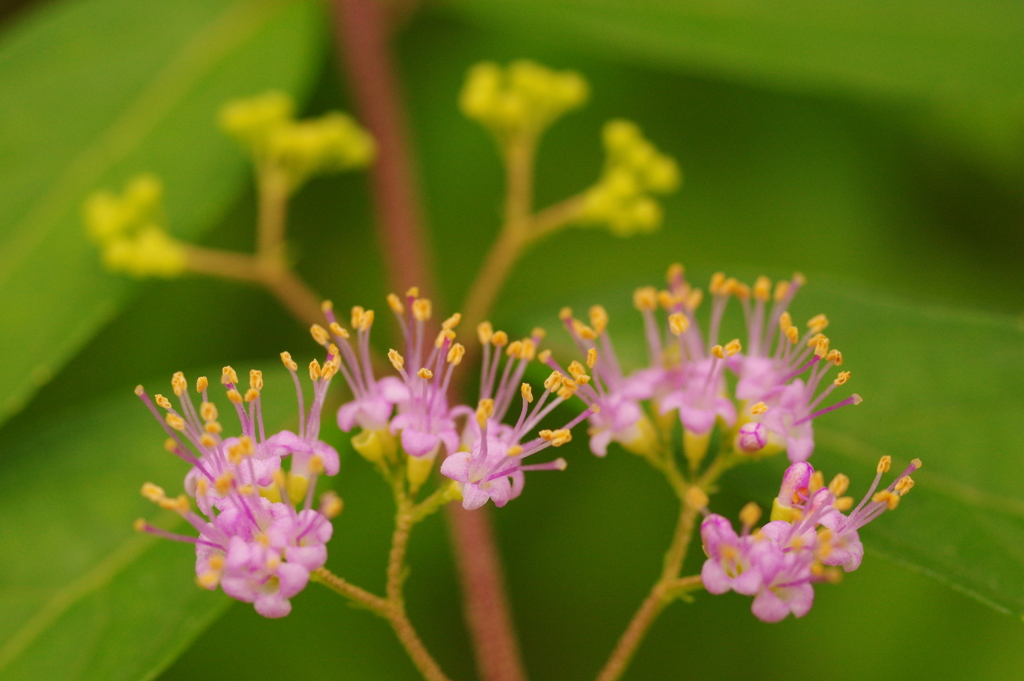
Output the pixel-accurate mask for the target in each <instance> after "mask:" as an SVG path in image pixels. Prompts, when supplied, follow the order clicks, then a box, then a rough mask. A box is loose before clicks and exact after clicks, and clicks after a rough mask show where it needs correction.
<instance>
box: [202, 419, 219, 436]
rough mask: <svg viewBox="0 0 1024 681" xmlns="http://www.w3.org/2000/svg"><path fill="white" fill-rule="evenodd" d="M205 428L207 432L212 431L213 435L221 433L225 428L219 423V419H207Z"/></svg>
mask: <svg viewBox="0 0 1024 681" xmlns="http://www.w3.org/2000/svg"><path fill="white" fill-rule="evenodd" d="M203 430H205V431H206V432H207V433H210V434H211V435H216V434H218V433H220V432H221V431H222V430H224V428H222V427H221V425H220V423H218V422H217V421H207V422H206V425H204V426H203Z"/></svg>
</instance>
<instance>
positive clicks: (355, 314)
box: [349, 305, 366, 329]
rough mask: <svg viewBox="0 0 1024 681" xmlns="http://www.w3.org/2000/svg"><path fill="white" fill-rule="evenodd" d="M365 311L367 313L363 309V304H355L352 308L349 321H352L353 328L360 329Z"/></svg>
mask: <svg viewBox="0 0 1024 681" xmlns="http://www.w3.org/2000/svg"><path fill="white" fill-rule="evenodd" d="M365 313H366V310H365V309H363V306H362V305H355V306H354V307H353V308H352V315H351V317H350V319H349V321H350V324H349V326H351V327H352V328H353V329H358V328H359V325H360V324H361V323H362V322H363V315H364V314H365Z"/></svg>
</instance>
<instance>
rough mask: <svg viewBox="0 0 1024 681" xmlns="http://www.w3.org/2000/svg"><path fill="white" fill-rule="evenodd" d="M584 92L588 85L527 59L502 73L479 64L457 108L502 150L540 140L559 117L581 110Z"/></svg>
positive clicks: (495, 66)
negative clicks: (514, 142)
mask: <svg viewBox="0 0 1024 681" xmlns="http://www.w3.org/2000/svg"><path fill="white" fill-rule="evenodd" d="M588 93H589V90H588V87H587V81H586V80H584V79H583V77H582V76H581V75H580V74H578V73H575V72H574V71H561V72H558V71H552V70H551V69H549V68H547V67H545V66H541V65H540V64H537V63H535V62H532V61H529V60H525V59H521V60H518V61H514V62H512V63H511V64H509V65H508V67H507V68H504V69H503V68H502V67H501V66H499V65H498V64H495V63H494V62H482V63H480V64H477V65H476V66H474V67H473V68H472V69H470V71H469V74H468V75H467V76H466V82H465V84H464V85H463V87H462V93H461V94H460V95H459V106H460V108H461V109H462V112H463V114H465V115H466V116H467V117H468V118H472V119H474V120H476V121H479V122H480V123H481V124H482V125H483V126H484V127H486V128H489V129H490V130H491V131H492V132H493V133H494V135H495V136H496V137H497V139H498V141H499V144H501V145H502V146H504V145H505V144H507V143H508V142H509V141H510V140H511V139H513V138H515V137H517V136H520V135H528V136H536V135H539V134H540V133H541V132H543V130H544V129H545V128H547V127H548V126H549V125H551V123H553V122H554V121H555V120H556V119H557V118H559V117H561V116H562V115H563V114H565V113H566V112H568V111H571V110H573V109H576V108H579V107H580V106H582V105H583V104H584V102H586V101H587V95H588Z"/></svg>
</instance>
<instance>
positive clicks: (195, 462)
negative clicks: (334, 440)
mask: <svg viewBox="0 0 1024 681" xmlns="http://www.w3.org/2000/svg"><path fill="white" fill-rule="evenodd" d="M282 359H284V360H285V365H286V366H288V368H289V370H291V372H292V376H293V378H294V379H295V383H296V387H297V390H298V396H299V413H300V426H299V428H300V432H299V434H295V433H290V432H287V431H285V432H281V433H277V434H276V435H272V436H271V437H270V438H267V437H266V436H265V428H264V424H263V416H262V412H261V407H260V390H261V389H262V387H263V377H262V374H260V373H259V372H252V373H251V374H250V388H249V390H248V391H246V393H245V395H244V396H243V395H242V394H241V393H240V392H239V390H238V388H237V387H236V385H237V381H238V379H237V377H236V376H235V372H234V371H233V370H232V369H231V368H230V367H225V369H224V372H223V376H222V382H223V384H224V386H225V388H227V391H228V397H229V399H230V400H231V402H232V403H233V404H234V405H235V409H236V412H237V414H238V417H239V420H240V422H241V426H242V435H241V436H239V437H231V438H226V439H221V437H220V433H221V425H220V423H219V421H218V420H217V417H218V414H217V409H216V407H215V406H214V405H213V404H212V403H211V402H209V400H208V396H207V387H208V381H207V380H206V379H205V378H201V379H200V380H199V381H198V383H197V390H198V391H199V392H200V393H201V394H202V396H203V402H202V404H201V406H200V409H199V410H196V408H195V405H194V404H193V403H192V400H191V397H190V396H189V395H188V391H187V385H186V384H185V378H184V376H182V375H181V374H180V373H179V374H175V376H174V379H173V380H172V387H173V388H174V392H175V394H176V395H177V396H178V397H179V398H180V402H181V411H180V412H179V411H177V410H175V409H174V408H173V407H172V406H171V404H170V401H169V400H167V399H166V398H164V397H163V396H161V395H157V396H156V397H155V402H156V404H157V405H159V406H161V407H163V408H164V409H165V410H166V411H167V415H166V417H165V418H161V417H160V414H159V412H158V411H157V408H156V405H154V400H151V399H150V397H149V395H147V394H146V392H145V390H143V388H142V386H139V387H138V388H136V391H135V392H136V394H137V395H138V396H139V397H140V398H141V399H142V401H143V403H144V404H146V406H147V407H148V408H149V409H150V411H151V412H152V413H153V415H154V416H155V417H156V418H157V419H158V420H159V422H160V423H161V425H163V426H164V429H165V431H166V432H167V433H168V435H170V436H171V439H170V440H169V446H168V449H169V450H170V451H171V452H172V453H174V454H176V455H177V456H179V457H180V458H182V459H183V460H185V461H187V462H189V463H190V464H192V470H191V471H190V472H189V474H188V475H187V476H186V479H185V488H186V491H187V492H188V494H189V495H192V496H194V497H195V498H196V501H197V503H198V505H199V508H200V510H201V511H202V513H203V515H199V514H197V513H195V512H194V511H192V509H191V505H190V503H189V500H188V496H186V495H184V494H182V495H180V496H178V497H176V498H169V497H168V496H167V495H166V494H165V493H164V490H163V489H161V488H159V487H157V486H156V485H153V484H152V483H146V484H145V485H144V486H143V488H142V493H143V495H144V496H145V497H146V498H148V499H150V500H151V501H153V502H155V503H156V504H158V505H159V506H160V507H161V508H164V509H168V510H173V511H175V512H177V513H178V514H179V515H181V516H182V517H183V518H184V519H185V520H186V521H187V522H188V523H189V524H191V525H192V526H193V527H194V528H195V530H196V531H197V532H198V533H199V536H198V537H190V536H187V535H182V534H177V533H172V532H168V531H166V530H163V529H160V528H157V527H154V526H152V525H150V524H149V523H147V522H146V521H144V520H141V519H140V520H139V521H137V522H136V528H137V529H138V530H140V531H144V532H148V533H150V534H155V535H157V536H161V537H165V538H168V539H173V540H176V541H183V542H189V543H192V544H195V547H196V576H197V579H198V581H199V584H200V585H201V586H203V587H204V588H207V589H215V588H217V585H218V584H219V585H220V586H221V587H222V588H223V590H224V592H225V593H227V594H228V595H230V596H232V597H234V598H236V599H238V600H241V601H245V602H248V603H253V604H254V606H255V608H256V611H257V612H259V613H260V614H261V615H263V616H264V617H283V616H285V615H287V614H288V613H289V612H290V611H291V603H290V601H289V599H290V598H291V597H292V596H294V595H295V594H296V593H298V592H299V591H301V590H302V589H303V588H304V587H305V585H306V583H307V582H308V580H309V574H310V572H311V571H312V570H316V569H318V568H319V567H321V566H323V564H324V562H325V561H326V560H327V549H326V546H325V543H326V542H327V540H329V539H330V537H331V532H332V530H333V528H332V527H331V523H330V521H329V520H328V519H327V516H326V515H325V514H324V513H328V512H330V513H333V512H334V509H333V508H332V505H331V504H328V505H327V506H325V508H324V512H323V513H322V512H320V511H316V510H313V509H312V508H311V505H312V501H313V491H314V488H315V483H316V477H317V476H318V475H319V474H320V473H323V472H328V471H327V468H328V467H330V468H331V469H332V470H333V472H337V468H338V462H337V453H336V452H334V450H333V449H331V448H330V447H328V446H327V445H326V444H324V443H322V442H320V441H319V439H318V436H319V430H320V422H319V419H320V411H321V408H322V405H323V395H324V393H325V392H326V390H327V384H328V383H329V381H330V379H331V377H332V376H333V374H334V373H335V371H336V370H337V369H336V364H335V363H334V360H335V357H333V356H332V355H330V354H329V355H328V357H327V360H326V361H325V363H324V366H323V367H322V368H321V367H320V365H319V363H317V362H315V361H314V362H313V364H311V365H310V374H311V376H312V377H313V381H314V399H313V404H312V406H311V408H310V412H309V414H308V415H307V414H306V413H305V412H304V408H303V404H302V392H301V386H300V385H299V382H298V377H297V376H296V375H295V371H294V369H295V366H294V362H293V361H292V360H291V358H290V356H288V355H287V353H285V354H284V355H282ZM244 405H248V408H246V407H245V406H244ZM288 455H291V456H292V458H293V460H292V465H291V470H290V471H289V472H288V473H287V474H286V473H285V472H284V471H283V470H282V469H281V458H282V456H288ZM332 457H333V458H332ZM298 482H301V484H296V483H298ZM296 491H298V492H299V493H298V494H297V495H296V494H295V492H296ZM290 496H298V497H299V498H300V499H304V502H305V503H304V506H303V508H302V510H296V508H294V507H293V506H292V504H291V503H289V497H290ZM282 500H283V501H282ZM204 516H205V517H204Z"/></svg>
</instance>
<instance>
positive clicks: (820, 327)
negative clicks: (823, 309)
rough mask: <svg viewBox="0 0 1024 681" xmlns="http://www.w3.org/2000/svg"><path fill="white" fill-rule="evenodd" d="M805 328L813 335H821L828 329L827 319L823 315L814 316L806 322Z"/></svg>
mask: <svg viewBox="0 0 1024 681" xmlns="http://www.w3.org/2000/svg"><path fill="white" fill-rule="evenodd" d="M807 328H808V329H810V330H811V331H812V332H813V333H821V332H822V331H824V330H825V329H826V328H828V317H826V316H825V315H823V314H819V315H814V316H813V317H811V318H810V319H809V320H808V321H807Z"/></svg>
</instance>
